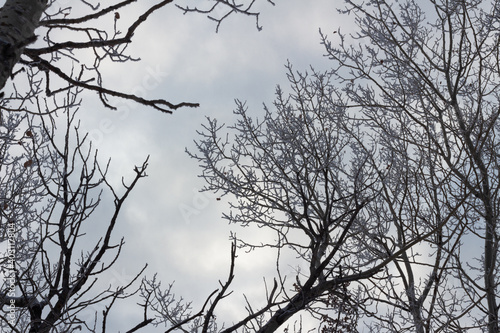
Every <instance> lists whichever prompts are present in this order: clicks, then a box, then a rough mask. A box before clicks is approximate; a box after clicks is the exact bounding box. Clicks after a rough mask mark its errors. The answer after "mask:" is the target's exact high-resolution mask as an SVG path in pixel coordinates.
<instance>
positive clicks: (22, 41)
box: [0, 0, 47, 89]
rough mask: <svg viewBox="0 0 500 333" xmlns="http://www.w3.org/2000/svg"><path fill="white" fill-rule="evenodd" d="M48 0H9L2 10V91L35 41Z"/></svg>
mask: <svg viewBox="0 0 500 333" xmlns="http://www.w3.org/2000/svg"><path fill="white" fill-rule="evenodd" d="M46 8H47V0H7V1H6V3H5V5H4V6H3V7H2V8H1V9H0V89H3V87H4V86H5V83H6V82H7V79H8V78H9V77H10V76H11V74H12V69H13V67H14V65H15V64H16V63H17V62H18V61H19V59H20V58H21V54H22V53H23V50H24V47H25V46H26V45H28V44H30V43H32V42H34V41H35V39H36V37H35V33H34V32H35V29H36V28H37V27H38V26H39V24H40V18H41V16H42V14H43V12H44V10H45V9H46Z"/></svg>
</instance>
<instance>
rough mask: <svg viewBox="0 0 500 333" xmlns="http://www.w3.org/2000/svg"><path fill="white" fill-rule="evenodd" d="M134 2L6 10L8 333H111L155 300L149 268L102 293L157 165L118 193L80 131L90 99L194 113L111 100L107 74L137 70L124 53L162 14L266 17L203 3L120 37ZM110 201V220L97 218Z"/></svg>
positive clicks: (4, 318)
mask: <svg viewBox="0 0 500 333" xmlns="http://www.w3.org/2000/svg"><path fill="white" fill-rule="evenodd" d="M136 2H137V1H135V0H125V1H117V2H114V3H112V4H109V3H106V4H105V6H101V4H100V3H98V2H92V3H91V2H89V1H83V0H82V1H73V2H72V3H71V4H69V3H66V4H67V6H64V2H60V1H48V2H47V1H40V0H7V1H6V2H5V5H4V6H3V7H2V8H1V9H0V88H1V89H2V95H1V98H0V244H1V246H2V250H1V251H2V253H1V257H0V265H1V272H0V273H1V276H2V279H1V286H0V308H1V310H2V311H1V313H0V331H2V332H4V331H5V332H28V331H29V332H33V333H35V332H73V331H85V332H97V331H102V332H104V331H106V329H107V327H108V315H109V313H110V311H111V308H112V306H113V305H114V304H115V303H116V302H117V301H120V300H123V299H128V298H133V297H140V295H145V293H144V291H143V290H147V280H143V278H144V276H143V272H144V270H145V268H146V265H145V266H144V267H138V268H137V271H136V272H135V275H134V276H132V277H131V278H130V279H129V280H128V281H125V282H123V283H122V285H120V286H119V287H116V286H113V287H112V286H111V285H106V284H104V286H103V284H102V282H103V281H102V278H101V279H99V277H102V276H105V274H106V273H107V272H108V271H109V270H110V268H111V267H113V265H115V264H116V262H117V260H118V257H119V256H120V254H121V251H122V248H123V244H124V239H123V238H122V236H121V234H120V232H119V231H118V230H119V227H118V225H119V220H120V213H121V211H122V209H123V206H124V203H125V201H126V200H127V198H128V197H129V194H130V193H131V192H132V190H133V189H134V188H135V187H136V185H137V183H138V182H139V180H141V179H142V178H144V177H146V169H147V167H148V160H149V157H147V158H145V160H144V161H143V162H142V163H140V164H139V165H138V166H136V167H135V168H131V169H133V173H132V175H131V177H130V178H128V177H127V178H124V179H123V180H122V184H121V185H122V186H121V187H120V186H114V185H112V182H111V181H110V179H109V176H108V170H109V165H110V161H108V162H107V163H104V164H103V163H102V162H101V163H100V162H99V161H100V158H99V157H98V154H97V151H96V149H95V147H94V146H93V145H92V142H91V140H90V138H89V135H88V133H85V132H83V131H82V130H81V125H80V118H79V116H78V115H79V110H80V107H81V106H82V105H83V102H82V98H83V94H84V92H86V91H90V92H95V93H96V94H97V95H98V96H99V98H100V100H101V102H102V104H103V106H105V107H107V108H111V109H113V108H115V106H114V105H112V103H111V102H110V97H115V98H123V99H126V100H130V101H133V102H136V103H139V104H141V105H145V106H149V107H152V108H154V109H156V110H159V111H161V112H165V113H171V112H172V111H173V110H176V109H178V108H182V107H196V106H198V103H192V102H169V101H168V100H166V99H162V98H158V99H145V98H143V97H141V96H139V95H134V94H130V93H125V92H121V91H119V90H115V89H112V88H111V87H109V83H108V80H107V78H106V77H104V76H103V75H102V71H101V69H102V65H103V64H105V63H109V62H118V63H125V62H130V61H136V60H138V59H135V58H133V57H132V56H130V55H128V54H127V46H128V45H129V44H130V43H132V42H133V39H134V33H135V32H136V31H137V30H138V29H140V28H141V27H142V26H143V25H144V24H147V22H148V20H149V19H150V17H152V15H155V14H156V15H158V14H159V13H160V12H161V11H162V10H167V9H169V8H171V10H177V11H178V10H179V8H177V7H180V9H181V10H182V11H185V12H191V11H195V12H199V13H202V14H208V15H211V18H212V19H217V24H216V26H215V28H217V27H218V26H219V25H220V24H221V22H222V21H223V19H224V18H225V17H227V16H228V15H230V14H231V13H243V14H248V15H251V16H254V17H255V18H257V17H258V13H257V12H254V11H253V4H252V3H249V4H248V5H247V6H246V8H245V9H243V8H241V7H240V5H239V4H238V5H237V4H235V3H234V2H232V1H231V2H225V1H217V4H216V6H217V9H218V14H220V13H223V16H222V17H218V16H216V14H213V13H212V11H211V10H210V8H215V7H214V6H213V2H212V1H206V2H205V3H204V4H202V3H200V5H202V6H203V7H207V8H208V9H207V10H198V9H194V10H192V9H188V8H184V7H183V6H181V4H178V3H175V4H174V1H173V0H168V1H148V2H144V1H143V2H141V6H138V8H139V9H140V10H141V11H140V12H139V11H136V13H137V16H136V17H135V18H133V20H132V21H125V22H131V23H125V22H124V23H123V24H128V26H127V27H126V29H125V32H124V33H122V32H121V31H120V29H123V25H122V23H121V22H122V21H124V19H123V18H122V17H121V16H120V12H121V10H123V9H124V8H125V7H128V6H133V5H134V3H136ZM93 3H94V4H93ZM169 6H170V7H169ZM176 6H177V7H176ZM141 8H142V9H141ZM221 8H227V10H226V11H224V10H221ZM218 14H217V15H218ZM109 22H111V23H113V24H112V25H111V26H110V25H109V24H107V23H109ZM101 27H108V28H106V29H105V28H101ZM120 27H121V28H120ZM214 30H215V29H214ZM124 66H126V64H125V65H124ZM195 97H196V96H193V98H195ZM103 109H105V108H104V107H103ZM106 199H107V200H109V202H106V204H105V205H104V206H105V207H106V210H105V211H104V212H103V211H102V210H101V211H100V212H98V213H96V211H97V210H98V209H99V207H100V205H101V203H103V201H106ZM101 207H102V206H101ZM132 304H135V302H134V301H132ZM97 305H100V307H97ZM151 306H152V305H151V302H150V301H148V299H145V302H144V303H143V304H140V305H139V306H138V309H139V311H138V313H139V315H138V316H137V324H136V325H134V326H132V327H128V328H126V327H125V329H126V330H127V331H128V332H135V331H138V330H139V329H141V328H144V327H146V326H148V325H150V324H151V323H152V322H153V320H154V317H150V316H149V312H148V309H150V308H151ZM98 309H102V310H103V311H99V310H98ZM89 312H91V315H90V316H89ZM141 314H142V315H141ZM113 329H114V328H113ZM120 329H123V328H120Z"/></svg>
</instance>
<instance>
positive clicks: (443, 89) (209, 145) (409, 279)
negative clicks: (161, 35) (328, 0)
mask: <svg viewBox="0 0 500 333" xmlns="http://www.w3.org/2000/svg"><path fill="white" fill-rule="evenodd" d="M133 2H134V1H122V2H118V3H116V4H115V5H111V6H109V7H106V8H105V9H100V8H96V7H92V6H91V5H89V4H88V3H87V2H85V1H82V2H81V4H83V5H84V7H85V8H87V9H88V10H89V12H90V13H89V14H85V15H82V16H73V15H72V14H73V13H72V12H71V10H70V9H66V8H61V9H60V10H58V11H56V12H55V14H50V15H49V14H47V10H46V8H50V6H54V5H55V3H51V2H49V3H48V4H43V3H38V2H36V3H37V5H36V6H35V2H30V6H28V7H16V8H26V9H23V10H24V11H25V12H26V13H27V12H32V13H35V14H36V15H33V16H28V17H29V20H31V22H32V23H33V25H34V28H33V29H31V26H30V27H29V31H28V30H26V31H25V32H23V33H22V34H23V37H19V36H17V35H16V36H13V37H9V38H11V39H9V40H7V39H5V40H0V41H1V42H2V45H1V46H2V48H3V51H2V55H3V56H4V59H5V61H3V63H2V65H1V66H2V67H1V68H0V69H1V71H2V73H4V72H5V73H7V74H3V75H4V77H5V78H7V77H11V78H12V79H11V80H7V84H6V87H7V85H8V84H9V82H13V83H12V84H13V87H14V89H13V90H12V92H11V91H9V94H10V95H7V91H8V90H5V89H6V88H4V91H5V92H6V94H5V95H4V97H3V99H2V100H1V101H0V107H1V111H2V113H1V117H2V118H1V122H0V129H1V131H0V135H1V136H2V142H1V147H0V160H1V161H2V162H1V163H0V168H1V169H0V171H1V172H0V176H1V181H0V208H1V215H0V228H1V229H0V232H1V237H2V238H1V239H0V240H1V241H4V242H8V244H9V247H8V249H7V251H6V255H5V256H4V257H2V262H1V264H2V267H3V269H4V270H5V272H6V273H7V275H6V276H7V278H6V279H5V282H4V284H3V285H2V289H1V292H0V305H1V306H2V310H3V312H2V314H1V316H0V319H1V320H0V328H1V329H2V330H7V331H13V332H26V331H30V332H72V331H78V330H81V331H89V332H97V331H102V332H105V331H106V329H108V330H109V328H108V327H107V326H108V324H107V322H108V319H109V313H110V311H111V309H112V307H113V306H114V304H115V303H117V302H118V301H122V300H125V299H128V301H136V300H137V298H138V299H139V300H140V301H139V302H138V303H137V305H138V309H139V311H140V313H139V312H138V314H139V316H137V324H136V325H134V326H132V327H129V328H126V329H128V331H127V332H135V331H140V330H141V329H145V330H147V329H153V328H156V329H157V330H158V331H164V332H203V333H208V332H210V333H215V332H217V333H220V332H225V333H229V332H261V333H271V332H278V331H282V332H291V331H292V330H293V331H295V332H304V331H311V328H310V327H309V326H308V327H307V328H306V327H305V326H304V327H302V319H303V320H304V322H305V321H306V320H307V321H308V323H311V322H312V323H313V324H312V325H313V326H314V328H313V329H312V331H316V330H317V331H319V332H325V333H334V332H366V331H369V332H418V333H430V332H488V333H497V332H499V331H500V325H499V308H500V306H499V301H500V300H499V297H500V291H499V290H498V289H499V285H500V274H499V271H498V267H499V266H500V262H499V261H500V254H499V234H498V233H499V228H500V226H499V223H498V219H499V214H500V213H499V212H500V199H499V196H498V194H499V191H500V182H499V179H500V171H499V170H500V160H499V156H500V151H499V142H497V135H496V130H497V129H500V126H499V123H498V117H499V115H500V107H499V106H500V103H499V100H500V91H499V90H498V89H499V84H500V67H499V65H498V64H499V62H500V59H499V52H498V50H499V43H500V39H499V36H500V22H499V19H500V11H499V10H500V3H498V2H497V1H492V2H488V3H487V2H484V1H480V0H477V1H448V0H440V1H435V0H429V1H424V2H422V1H416V0H405V1H403V0H397V1H396V0H395V1H354V0H345V1H344V5H343V7H342V8H341V9H339V15H350V17H352V18H354V21H355V23H356V29H355V31H354V32H352V33H349V34H344V32H343V31H344V29H337V30H335V31H328V32H326V31H320V40H321V42H322V45H323V46H324V48H325V51H326V56H327V57H328V58H329V59H330V61H331V69H330V70H327V71H316V70H314V69H313V68H311V69H310V70H308V71H296V70H294V68H293V67H292V64H291V63H288V64H287V66H286V68H287V72H286V75H287V78H288V81H289V85H290V87H289V88H282V87H277V89H276V98H275V100H274V102H273V104H272V105H267V106H264V110H261V111H260V112H255V111H252V110H251V109H250V107H249V106H248V105H247V103H245V102H242V101H237V103H236V109H235V111H234V118H235V121H234V122H233V123H230V124H228V125H226V124H223V123H221V122H220V121H218V120H217V119H216V118H214V117H208V118H207V120H206V123H205V124H204V125H202V129H201V130H200V131H199V133H198V135H199V137H198V139H197V140H196V141H195V144H196V148H195V149H194V151H188V154H189V155H190V156H191V157H192V158H193V159H194V160H196V161H197V162H198V163H199V165H200V168H201V175H200V176H201V178H203V180H204V181H205V182H206V186H205V188H204V189H203V190H204V191H209V192H216V193H217V195H218V197H219V198H222V197H223V198H225V199H226V198H227V200H228V202H229V206H230V207H229V210H228V212H227V213H225V214H224V215H223V218H224V219H226V220H227V221H228V222H229V223H230V224H232V225H233V226H234V228H238V227H252V226H254V227H256V228H257V229H258V230H260V231H261V232H262V234H264V233H265V234H266V235H273V236H272V237H271V238H266V240H264V238H263V239H262V240H260V239H259V240H258V241H252V240H248V239H247V238H245V237H244V236H243V237H242V236H239V235H240V234H239V233H236V232H235V233H232V234H231V240H232V245H231V251H230V253H229V255H230V256H229V258H230V260H229V267H228V272H227V278H226V279H225V280H221V281H219V287H218V289H215V290H214V291H213V292H212V293H210V294H209V295H208V296H207V297H206V298H203V299H202V300H201V306H200V307H199V308H193V305H192V303H190V302H186V301H185V300H184V298H182V297H179V296H176V294H175V293H174V291H173V286H172V284H170V285H167V286H165V285H162V281H160V279H159V277H158V276H157V275H154V276H153V277H149V278H148V277H144V275H143V271H144V268H145V267H144V268H141V267H139V268H138V269H137V272H136V275H134V277H132V278H131V279H130V281H128V282H127V283H125V284H124V285H122V286H120V287H119V288H112V287H108V288H102V287H98V285H99V283H98V277H99V276H102V274H103V273H105V272H106V271H107V270H108V269H109V268H110V267H112V266H113V265H114V264H115V263H116V260H117V258H118V257H119V255H120V252H121V250H122V248H123V244H124V241H123V239H119V240H116V239H115V238H114V237H112V235H116V234H117V233H118V232H117V231H116V230H117V229H118V227H117V225H118V221H119V215H120V212H121V210H122V208H123V205H124V203H125V201H126V200H127V198H128V197H129V194H130V192H131V191H132V190H133V189H134V188H135V186H136V184H137V183H138V182H139V180H140V179H141V178H143V177H145V176H146V169H147V166H148V159H146V160H145V161H144V162H143V163H141V164H139V165H138V166H136V167H135V168H134V169H133V171H134V173H133V174H132V176H131V177H130V178H129V179H124V180H123V181H122V186H121V187H119V188H117V187H116V186H112V184H111V182H110V181H109V175H108V172H107V170H108V165H102V164H100V163H98V160H97V154H96V152H95V151H94V150H93V148H92V145H91V143H90V142H88V141H89V138H88V137H87V136H86V135H85V133H80V132H79V124H78V118H77V116H76V115H77V110H78V107H79V105H80V99H79V96H80V94H81V93H82V92H83V91H85V90H87V91H95V92H96V93H97V94H98V95H99V97H100V99H101V101H102V103H103V104H104V105H105V106H107V107H111V108H112V107H113V105H112V104H111V103H110V102H109V100H108V97H110V96H113V97H119V98H126V99H130V100H134V101H136V102H138V103H140V104H143V105H149V106H152V107H153V108H156V109H158V110H160V111H163V112H171V111H172V110H175V109H177V108H180V107H184V106H188V107H189V106H196V104H195V103H189V102H180V103H171V102H168V101H166V100H163V99H157V100H146V99H142V98H140V97H138V96H135V95H130V94H124V93H121V92H118V91H114V90H110V89H109V88H107V87H106V85H105V80H104V78H102V77H101V75H100V71H99V66H100V64H101V62H102V61H103V60H104V59H110V60H112V61H120V62H121V61H132V60H133V59H132V58H131V57H129V56H127V55H126V53H125V49H126V45H127V44H128V43H130V42H131V41H132V39H133V34H134V31H135V30H136V29H138V28H139V27H140V26H141V25H142V24H144V23H145V22H146V21H147V18H148V17H149V16H150V15H153V14H154V13H155V12H156V11H158V10H160V9H162V8H165V7H166V6H167V5H170V4H174V1H173V0H171V1H159V2H157V3H156V4H155V5H150V6H148V7H147V9H146V10H145V11H143V12H142V14H140V15H138V16H137V19H136V20H135V21H133V23H132V24H131V25H129V26H128V30H127V33H125V34H123V35H121V34H120V33H119V31H118V30H117V29H116V24H115V26H114V28H113V29H112V30H110V31H104V30H99V29H97V28H95V26H92V25H87V24H88V23H89V22H91V21H93V20H96V19H100V18H103V17H107V16H109V15H114V16H113V20H114V22H115V23H116V22H117V20H119V19H120V15H119V12H118V11H117V10H118V9H119V8H122V7H124V6H128V5H130V4H131V3H133ZM262 2H263V3H264V1H262ZM267 2H269V3H272V2H271V1H267ZM8 3H9V4H15V5H16V6H20V4H22V3H24V2H23V1H20V0H18V1H9V2H8ZM256 3H257V1H255V0H249V1H243V2H236V1H232V0H230V1H225V0H216V1H208V0H207V1H203V2H189V1H187V2H184V3H175V5H176V6H177V7H180V9H181V10H182V11H183V12H184V13H191V12H196V13H201V14H206V15H207V16H208V17H209V18H210V19H211V20H213V21H214V22H215V29H218V28H219V26H220V25H221V23H222V22H223V20H224V19H225V18H226V17H227V16H228V15H231V14H245V15H247V16H250V17H252V18H254V19H255V22H256V26H257V28H260V23H259V20H258V18H259V13H258V11H257V10H256V9H255V8H256V5H255V4H256ZM44 6H48V7H44ZM173 7H174V6H173ZM4 8H5V11H3V12H2V14H1V15H0V20H2V19H4V20H5V19H7V18H8V17H9V15H8V11H9V8H11V7H4ZM12 8H14V7H12ZM221 8H222V10H221ZM43 9H45V14H39V13H41V12H42V11H43ZM178 9H179V8H178ZM216 13H217V14H218V15H217V16H216V15H215V14H216ZM39 15H41V16H39ZM7 20H11V21H9V22H8V23H6V26H8V25H9V24H10V25H11V26H15V25H16V24H19V23H16V22H13V21H12V18H11V19H7ZM2 29H3V28H2ZM43 29H45V30H43ZM60 29H63V30H67V32H78V33H81V32H83V33H84V35H85V36H87V37H86V39H84V40H81V39H75V40H67V41H62V42H55V38H54V36H55V35H54V34H55V32H56V31H58V30H60ZM42 30H43V31H44V35H43V36H45V37H43V38H42V39H41V40H40V39H37V40H35V39H34V38H33V37H32V35H33V34H35V35H37V34H38V33H39V31H42ZM5 38H7V37H5ZM43 43H45V44H46V45H45V44H43ZM80 49H81V50H91V51H92V52H93V54H94V56H95V57H94V58H93V63H92V65H91V66H81V67H79V68H78V70H77V69H76V68H77V67H78V66H74V65H75V59H77V58H75V56H74V55H73V53H74V52H76V51H78V50H80ZM60 59H65V60H66V61H69V63H70V66H69V67H66V65H64V62H63V63H60V62H59V60H60ZM16 64H18V65H20V66H21V67H22V69H21V71H20V72H16V71H14V73H12V68H16V67H15V66H16ZM71 65H73V67H72V66H71ZM20 78H25V79H26V81H27V82H28V83H29V85H28V86H29V88H28V89H27V90H26V91H25V92H24V93H20V91H18V90H16V87H17V86H16V85H15V82H16V80H20ZM49 97H50V98H49ZM51 98H53V99H51ZM27 101H30V102H32V103H31V104H30V105H34V106H35V107H34V109H30V108H28V106H27V103H26V102H27ZM19 111H23V112H19ZM56 125H57V126H56ZM103 191H106V192H105V193H107V195H108V196H110V197H111V198H112V203H113V204H112V206H111V208H110V209H109V210H108V215H107V216H106V217H103V216H100V218H99V220H100V221H105V223H102V222H101V223H100V225H99V226H98V227H96V224H93V222H94V220H93V217H94V216H95V215H93V213H94V212H95V211H96V209H97V207H98V205H99V204H100V203H101V201H102V200H103V198H105V196H104V195H103V194H102V193H104V192H103ZM89 228H98V229H99V230H100V232H99V233H97V235H99V236H98V237H94V238H92V237H91V236H92V235H94V236H95V235H96V234H95V233H94V234H92V235H89V234H88V233H87V232H88V230H89ZM118 234H119V233H118ZM237 234H238V236H236V235H237ZM239 250H240V251H241V250H243V251H247V252H252V251H255V252H253V253H255V255H259V251H266V252H265V253H266V256H263V257H262V260H272V261H273V263H274V266H275V271H274V272H273V273H272V274H268V275H265V276H264V282H265V283H264V288H265V290H264V292H263V295H261V296H262V298H261V299H260V301H258V302H254V301H253V300H254V299H255V297H253V296H254V295H252V297H247V296H248V295H245V296H244V301H245V302H244V303H243V304H234V305H232V306H233V307H234V308H240V309H241V311H240V312H239V314H240V316H239V317H238V318H229V320H225V319H226V318H220V317H219V316H218V311H219V309H220V308H221V305H222V304H223V303H224V302H231V301H232V299H231V297H232V295H234V294H235V293H237V292H238V290H233V289H232V288H233V286H234V281H235V280H236V279H242V278H243V277H241V276H238V275H237V274H236V272H237V270H236V268H237V267H238V265H239V264H240V263H239V262H238V256H237V252H238V251H239ZM269 253H273V254H274V255H275V256H274V257H272V258H270V256H269ZM14 257H15V260H13V258H14ZM241 265H243V263H241ZM290 271H292V273H290ZM222 274H223V273H222ZM263 275H264V273H263ZM269 281H272V282H271V283H269ZM94 304H103V306H104V310H103V311H101V313H97V312H96V313H95V314H94V316H93V317H92V318H90V319H89V318H84V316H83V312H84V310H86V309H88V308H89V307H90V306H92V305H94Z"/></svg>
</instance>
